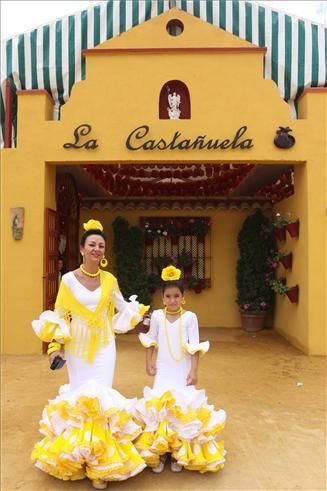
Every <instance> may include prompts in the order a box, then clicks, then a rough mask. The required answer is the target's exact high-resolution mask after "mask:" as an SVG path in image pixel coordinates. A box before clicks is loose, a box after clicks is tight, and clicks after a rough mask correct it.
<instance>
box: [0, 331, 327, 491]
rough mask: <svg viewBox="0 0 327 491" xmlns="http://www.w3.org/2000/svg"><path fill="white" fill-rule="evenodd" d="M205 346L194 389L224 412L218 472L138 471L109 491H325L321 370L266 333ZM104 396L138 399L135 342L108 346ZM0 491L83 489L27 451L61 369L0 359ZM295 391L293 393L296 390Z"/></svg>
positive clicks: (129, 338) (38, 361) (226, 336)
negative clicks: (110, 370) (108, 392)
mask: <svg viewBox="0 0 327 491" xmlns="http://www.w3.org/2000/svg"><path fill="white" fill-rule="evenodd" d="M208 336H209V337H210V339H211V349H210V351H209V353H208V354H207V355H206V356H205V357H204V358H202V359H201V361H200V377H199V378H200V382H199V384H198V387H204V388H205V389H206V391H207V396H208V399H209V402H210V403H212V404H214V405H215V406H216V407H222V408H224V409H225V410H226V411H227V417H228V419H227V426H226V430H225V444H226V449H227V452H228V454H227V463H226V465H225V468H224V470H223V471H222V472H220V473H217V474H212V475H210V474H205V475H200V474H198V473H196V472H189V471H183V472H182V473H181V474H177V475H176V474H172V473H171V472H170V470H169V468H167V469H165V471H164V473H163V474H161V475H155V474H153V473H152V472H151V471H150V470H149V469H146V470H145V471H144V472H143V473H142V474H140V475H138V476H136V477H135V478H133V479H130V480H128V481H127V482H120V483H110V484H109V488H108V489H109V490H111V489H112V490H122V491H123V490H132V489H133V490H156V491H164V490H167V491H168V490H174V491H175V490H177V489H178V490H181V491H182V490H189V491H192V490H197V491H198V490H239V491H240V490H251V491H255V490H264V491H268V490H286V489H287V490H299V489H300V490H308V491H309V490H310V491H318V490H324V489H326V472H325V469H326V467H325V465H326V464H325V463H326V424H325V423H326V419H325V418H326V404H325V402H326V401H325V394H326V363H325V361H326V360H324V359H323V358H320V357H308V356H306V355H303V354H302V353H301V352H299V351H298V350H296V349H295V348H293V347H292V346H290V345H289V344H288V343H287V342H286V341H285V340H284V339H282V338H281V337H279V336H278V335H277V334H275V333H274V332H273V331H270V330H265V331H262V332H260V333H256V334H251V333H244V332H241V331H239V330H234V329H220V330H203V331H202V332H201V339H202V340H205V339H206V337H208ZM117 348H118V349H117V352H118V357H117V367H116V378H115V383H114V387H115V388H116V389H117V390H119V391H121V392H122V393H123V394H124V395H125V396H126V397H134V396H140V395H141V391H142V388H143V386H144V385H146V384H150V383H151V379H150V378H149V377H147V376H146V375H145V371H144V356H145V355H144V350H143V348H142V347H141V345H140V344H139V343H138V342H137V339H136V337H135V335H125V336H120V337H118V340H117ZM2 370H3V375H2V405H3V409H2V420H3V421H2V442H1V443H2V445H1V447H2V486H1V489H2V490H3V491H12V490H16V489H22V490H24V491H39V490H46V491H54V490H61V491H67V490H74V491H80V490H87V489H91V485H90V483H89V482H88V481H87V480H83V481H78V482H64V481H59V480H57V479H55V478H52V477H50V476H48V475H46V474H44V473H43V472H41V471H39V470H38V469H36V468H35V467H34V466H33V465H32V464H31V462H30V457H29V456H30V452H31V449H32V447H33V445H34V443H35V442H36V441H37V440H38V439H39V438H40V435H39V434H38V422H39V419H40V416H41V412H42V409H43V406H44V405H45V403H46V402H47V400H48V399H50V398H53V397H55V395H56V394H57V391H58V387H59V386H60V385H61V384H63V383H65V382H66V373H65V371H64V370H60V371H57V372H50V370H49V368H48V364H47V359H46V357H44V356H4V357H3V359H2ZM298 382H301V383H303V386H298V385H297V384H298Z"/></svg>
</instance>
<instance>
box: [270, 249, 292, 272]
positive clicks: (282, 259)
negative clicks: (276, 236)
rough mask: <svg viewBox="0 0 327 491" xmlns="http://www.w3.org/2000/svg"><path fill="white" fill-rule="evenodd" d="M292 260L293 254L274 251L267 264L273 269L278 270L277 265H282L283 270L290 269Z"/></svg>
mask: <svg viewBox="0 0 327 491" xmlns="http://www.w3.org/2000/svg"><path fill="white" fill-rule="evenodd" d="M292 259H293V254H292V253H291V252H286V251H284V252H281V251H275V252H274V253H273V254H272V256H271V257H270V258H269V262H270V264H271V267H272V268H274V269H276V268H278V266H279V263H282V265H283V266H284V268H285V269H292Z"/></svg>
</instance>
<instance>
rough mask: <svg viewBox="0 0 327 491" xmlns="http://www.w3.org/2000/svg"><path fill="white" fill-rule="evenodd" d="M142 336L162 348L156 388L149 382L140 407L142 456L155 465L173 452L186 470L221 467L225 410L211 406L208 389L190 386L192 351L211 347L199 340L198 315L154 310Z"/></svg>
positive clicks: (138, 443) (138, 445)
mask: <svg viewBox="0 0 327 491" xmlns="http://www.w3.org/2000/svg"><path fill="white" fill-rule="evenodd" d="M139 339H140V341H141V343H142V345H143V346H144V347H146V348H149V347H150V346H154V347H155V348H157V349H158V353H157V361H156V369H157V370H156V375H155V379H154V385H153V388H152V389H151V388H149V387H145V389H144V397H143V399H141V400H139V402H138V404H137V406H136V416H137V418H138V419H139V420H140V421H141V422H142V423H143V426H144V430H143V433H142V435H140V436H139V437H138V438H137V440H136V443H135V446H136V448H137V449H138V450H139V452H140V455H141V456H142V457H143V458H144V460H145V461H146V463H147V465H149V466H150V467H155V466H156V465H158V463H159V458H160V455H163V454H165V453H167V452H170V453H171V454H172V456H173V457H174V458H175V459H176V460H177V462H178V463H179V464H180V465H181V466H183V467H184V468H185V469H188V470H197V471H200V472H201V473H204V472H209V471H210V472H216V471H218V470H219V469H221V468H222V467H223V466H224V462H225V458H224V455H225V453H226V452H225V450H224V442H223V440H222V437H221V432H222V430H223V428H224V425H225V419H226V413H225V411H224V410H223V409H219V410H215V409H214V407H213V406H212V405H208V402H207V397H206V395H205V391H204V390H203V389H201V390H198V389H196V388H195V387H194V386H187V385H186V383H187V382H186V380H187V376H188V374H189V372H190V369H191V355H193V354H195V353H196V352H200V353H202V354H204V353H206V352H207V351H208V349H209V342H208V341H206V342H202V343H200V342H199V328H198V321H197V317H196V315H195V314H194V313H193V312H190V311H187V312H184V313H183V314H182V316H181V318H180V319H176V320H175V321H174V322H169V321H168V319H165V313H164V311H163V310H155V311H154V312H153V313H152V316H151V323H150V329H149V332H148V333H147V334H143V333H142V334H140V335H139Z"/></svg>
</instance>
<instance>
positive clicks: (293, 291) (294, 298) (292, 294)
mask: <svg viewBox="0 0 327 491" xmlns="http://www.w3.org/2000/svg"><path fill="white" fill-rule="evenodd" d="M299 294H300V287H299V285H294V286H291V287H290V288H289V289H288V290H287V292H286V295H287V297H288V299H289V301H290V302H291V303H298V302H299Z"/></svg>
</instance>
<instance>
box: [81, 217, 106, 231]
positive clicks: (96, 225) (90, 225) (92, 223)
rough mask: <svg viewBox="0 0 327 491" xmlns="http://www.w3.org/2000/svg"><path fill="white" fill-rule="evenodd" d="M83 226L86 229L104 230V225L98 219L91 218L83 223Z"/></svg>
mask: <svg viewBox="0 0 327 491" xmlns="http://www.w3.org/2000/svg"><path fill="white" fill-rule="evenodd" d="M83 228H84V230H85V231H88V230H101V232H103V226H102V224H101V223H100V222H99V221H98V220H93V219H91V220H89V221H88V222H86V223H83Z"/></svg>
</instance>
